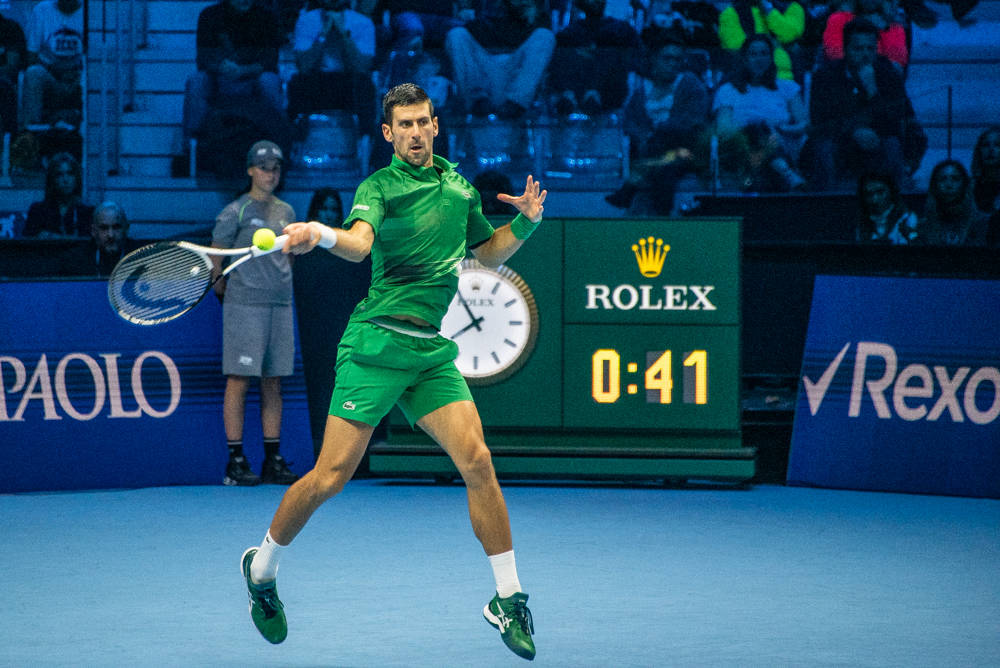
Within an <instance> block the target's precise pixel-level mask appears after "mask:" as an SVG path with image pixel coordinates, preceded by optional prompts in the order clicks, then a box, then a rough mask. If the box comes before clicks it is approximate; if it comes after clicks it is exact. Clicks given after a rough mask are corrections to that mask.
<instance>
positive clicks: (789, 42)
mask: <svg viewBox="0 0 1000 668" xmlns="http://www.w3.org/2000/svg"><path fill="white" fill-rule="evenodd" d="M805 25H806V12H805V9H803V7H802V5H801V4H799V3H798V2H795V1H794V0H793V1H792V2H786V1H785V0H774V1H773V2H772V1H771V0H734V1H733V3H732V4H731V5H729V6H728V7H726V8H725V9H723V10H722V12H721V13H720V14H719V43H720V44H721V46H722V48H723V49H724V50H725V51H726V52H728V54H729V56H730V58H731V60H732V61H734V62H736V61H737V60H738V56H739V51H740V49H741V48H743V43H744V42H745V41H746V39H747V37H749V36H750V35H755V34H763V35H770V36H771V37H773V38H774V39H775V40H776V41H777V46H776V48H775V49H774V64H775V66H776V67H777V69H778V78H780V79H794V78H795V72H794V68H793V66H792V56H791V55H790V54H789V49H791V50H794V49H795V48H796V47H795V46H794V45H795V44H796V42H797V40H798V39H799V38H801V37H802V35H803V34H804V33H805Z"/></svg>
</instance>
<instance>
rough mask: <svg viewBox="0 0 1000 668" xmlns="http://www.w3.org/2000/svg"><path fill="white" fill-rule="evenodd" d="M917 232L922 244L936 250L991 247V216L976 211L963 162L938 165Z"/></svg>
mask: <svg viewBox="0 0 1000 668" xmlns="http://www.w3.org/2000/svg"><path fill="white" fill-rule="evenodd" d="M917 231H918V237H919V241H920V242H921V243H924V244H929V245H932V246H985V245H986V244H987V235H988V232H989V216H988V215H987V214H985V213H983V212H982V211H979V210H978V209H976V205H975V202H974V201H973V197H972V179H971V177H970V176H969V172H967V171H966V169H965V166H964V165H962V163H960V162H959V161H957V160H942V161H941V162H939V163H938V164H936V165H934V169H933V170H932V171H931V180H930V185H928V187H927V204H926V205H925V206H924V215H923V217H922V218H921V219H920V225H919V227H918V228H917Z"/></svg>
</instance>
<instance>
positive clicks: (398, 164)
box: [389, 153, 458, 181]
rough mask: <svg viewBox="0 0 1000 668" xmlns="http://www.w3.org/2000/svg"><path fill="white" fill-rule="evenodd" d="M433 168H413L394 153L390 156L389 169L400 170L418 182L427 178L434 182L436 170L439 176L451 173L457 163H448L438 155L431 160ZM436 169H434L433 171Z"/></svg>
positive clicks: (436, 176) (436, 174)
mask: <svg viewBox="0 0 1000 668" xmlns="http://www.w3.org/2000/svg"><path fill="white" fill-rule="evenodd" d="M432 160H433V166H431V167H414V166H413V165H411V164H410V163H408V162H406V161H405V160H401V159H400V157H399V156H398V155H396V154H395V153H393V154H392V162H391V163H390V165H389V166H390V167H395V168H396V169H401V170H403V171H404V172H406V173H407V174H410V175H411V176H413V177H415V178H418V179H420V180H427V179H428V177H432V178H433V179H434V180H435V181H436V180H437V179H438V170H441V174H442V175H444V174H445V173H447V172H450V171H452V170H453V169H455V168H456V167H458V163H457V162H448V161H447V160H445V159H444V158H442V157H441V156H439V155H435V156H433V158H432ZM435 168H436V169H435Z"/></svg>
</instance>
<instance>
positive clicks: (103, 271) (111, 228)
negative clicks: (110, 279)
mask: <svg viewBox="0 0 1000 668" xmlns="http://www.w3.org/2000/svg"><path fill="white" fill-rule="evenodd" d="M137 247H138V244H137V243H136V242H135V241H133V240H132V239H129V236H128V217H127V216H126V215H125V209H123V208H122V207H121V205H119V204H118V203H116V202H111V201H106V202H101V203H100V204H98V205H97V208H96V209H94V215H93V223H91V226H90V238H89V243H86V244H82V245H81V246H79V247H78V248H74V249H72V250H71V251H70V253H69V255H68V257H65V258H64V260H63V263H62V268H61V271H60V273H61V274H62V275H65V276H90V277H106V276H110V275H111V271H112V270H113V269H114V268H115V265H117V264H118V261H119V260H121V259H122V258H123V257H125V255H127V254H128V253H130V252H131V251H133V250H135V249H136V248H137Z"/></svg>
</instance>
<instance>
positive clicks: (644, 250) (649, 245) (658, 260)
mask: <svg viewBox="0 0 1000 668" xmlns="http://www.w3.org/2000/svg"><path fill="white" fill-rule="evenodd" d="M632 252H633V253H635V261H636V262H637V263H638V264H639V271H640V272H641V273H642V275H643V276H645V277H646V278H656V277H657V276H659V275H660V272H661V271H662V270H663V261H664V260H666V259H667V253H668V252H670V244H664V243H663V239H654V238H653V237H646V238H645V239H639V243H638V244H632Z"/></svg>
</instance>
